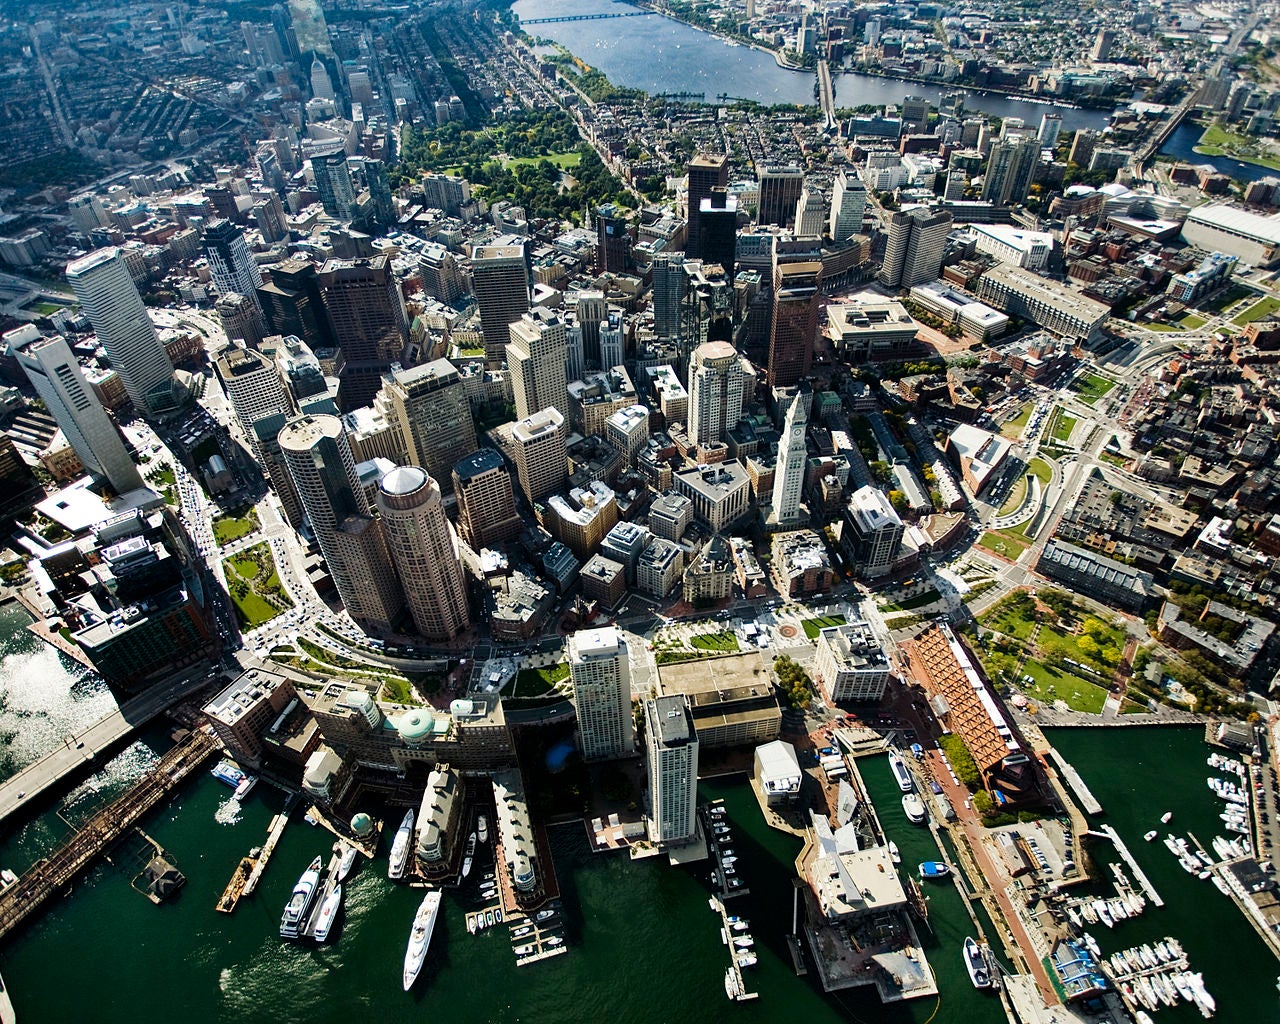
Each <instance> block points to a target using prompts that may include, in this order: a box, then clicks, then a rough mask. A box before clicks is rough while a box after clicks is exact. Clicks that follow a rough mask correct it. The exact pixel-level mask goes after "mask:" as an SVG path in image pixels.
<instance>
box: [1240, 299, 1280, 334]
mask: <svg viewBox="0 0 1280 1024" xmlns="http://www.w3.org/2000/svg"><path fill="white" fill-rule="evenodd" d="M1277 309H1280V299H1275V298H1272V297H1271V296H1270V295H1268V296H1267V297H1266V298H1265V299H1263V300H1262V301H1261V302H1255V303H1254V304H1253V305H1252V306H1250V307H1249V308H1248V309H1246V310H1245V311H1244V312H1243V313H1240V314H1239V315H1237V316H1235V317H1233V318H1232V320H1231V322H1232V323H1233V324H1236V325H1237V326H1240V327H1244V326H1245V325H1246V324H1251V323H1253V322H1254V321H1255V320H1262V319H1263V318H1265V317H1267V316H1269V315H1271V314H1272V313H1274V312H1275V311H1276V310H1277Z"/></svg>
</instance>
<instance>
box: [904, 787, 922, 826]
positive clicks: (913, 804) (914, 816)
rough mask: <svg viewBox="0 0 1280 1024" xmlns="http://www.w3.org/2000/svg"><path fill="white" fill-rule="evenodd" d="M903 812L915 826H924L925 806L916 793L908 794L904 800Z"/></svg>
mask: <svg viewBox="0 0 1280 1024" xmlns="http://www.w3.org/2000/svg"><path fill="white" fill-rule="evenodd" d="M902 811H903V813H904V814H906V816H907V818H908V819H909V820H910V821H911V823H912V824H913V825H922V824H924V804H922V803H921V802H920V798H919V797H918V796H916V795H915V794H914V793H908V794H907V795H906V796H904V797H903V798H902Z"/></svg>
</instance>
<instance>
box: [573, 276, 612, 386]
mask: <svg viewBox="0 0 1280 1024" xmlns="http://www.w3.org/2000/svg"><path fill="white" fill-rule="evenodd" d="M574 315H575V316H576V317H577V320H578V326H579V327H581V328H582V360H583V363H584V364H585V365H586V367H587V368H588V369H593V370H599V369H607V368H608V367H607V366H606V365H602V363H601V360H600V326H601V324H603V323H605V322H606V321H607V320H608V319H609V302H608V300H607V299H606V298H605V297H604V292H602V291H597V290H595V289H590V290H587V291H581V292H578V304H577V306H575V307H574ZM575 379H576V378H575Z"/></svg>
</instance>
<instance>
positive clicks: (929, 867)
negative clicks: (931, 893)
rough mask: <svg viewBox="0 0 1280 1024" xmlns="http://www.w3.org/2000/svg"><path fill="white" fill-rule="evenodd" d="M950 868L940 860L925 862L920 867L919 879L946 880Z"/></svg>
mask: <svg viewBox="0 0 1280 1024" xmlns="http://www.w3.org/2000/svg"><path fill="white" fill-rule="evenodd" d="M949 874H951V868H950V867H949V866H948V865H947V864H945V863H944V862H943V861H940V860H927V861H925V862H924V863H923V864H921V865H920V877H921V878H925V879H931V880H933V879H939V878H946V877H947V876H948V875H949Z"/></svg>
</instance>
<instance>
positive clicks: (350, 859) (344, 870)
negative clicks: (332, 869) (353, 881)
mask: <svg viewBox="0 0 1280 1024" xmlns="http://www.w3.org/2000/svg"><path fill="white" fill-rule="evenodd" d="M338 845H339V846H341V847H342V859H341V860H340V861H338V873H337V874H336V875H335V876H334V877H335V878H337V879H338V881H339V882H345V881H346V880H347V875H349V874H351V869H352V868H353V867H355V866H356V858H357V857H358V856H360V851H359V850H357V849H356V848H355V847H354V846H352V845H351V844H350V843H348V842H346V841H345V840H344V841H343V842H341V843H339V844H338Z"/></svg>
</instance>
